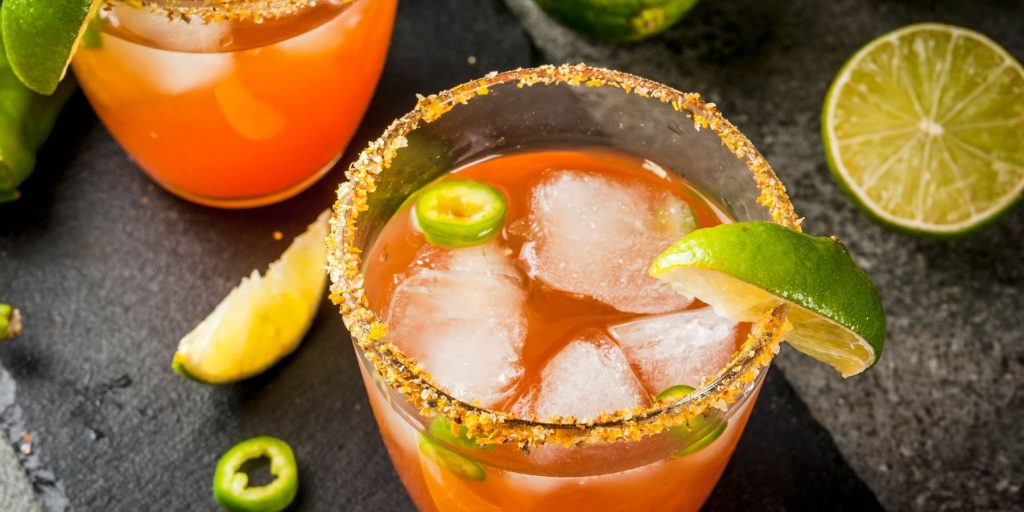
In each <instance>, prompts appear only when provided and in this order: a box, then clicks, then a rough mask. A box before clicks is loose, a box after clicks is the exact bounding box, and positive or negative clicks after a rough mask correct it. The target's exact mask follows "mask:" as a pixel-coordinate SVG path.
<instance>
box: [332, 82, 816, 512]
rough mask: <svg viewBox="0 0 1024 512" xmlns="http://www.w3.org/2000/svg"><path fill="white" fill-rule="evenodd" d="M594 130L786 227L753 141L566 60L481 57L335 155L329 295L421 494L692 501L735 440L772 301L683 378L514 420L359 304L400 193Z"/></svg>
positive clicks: (441, 498)
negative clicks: (476, 400)
mask: <svg viewBox="0 0 1024 512" xmlns="http://www.w3.org/2000/svg"><path fill="white" fill-rule="evenodd" d="M595 146H596V147H603V148H608V149H612V150H616V151H619V152H623V153H627V154H633V155H636V156H639V157H641V158H645V159H648V160H650V161H652V162H656V163H658V164H660V165H661V166H662V168H663V169H665V170H667V171H669V172H677V173H679V174H681V175H682V176H683V177H684V178H685V179H686V180H687V181H688V182H689V184H691V185H692V186H693V187H694V188H696V189H697V190H698V191H700V192H701V193H703V194H704V195H705V196H706V197H707V199H708V200H709V201H710V202H712V203H714V204H717V205H718V206H719V207H721V208H722V209H723V210H724V211H726V212H727V213H728V214H729V216H731V217H732V218H734V219H736V220H741V221H747V220H761V221H772V222H776V223H779V224H782V225H784V226H787V227H789V228H792V229H799V225H798V220H797V217H796V215H795V214H794V212H793V210H792V205H791V204H790V202H789V199H788V197H787V196H786V193H785V189H784V188H783V186H782V184H781V183H780V182H779V180H778V179H777V177H776V176H775V174H774V172H773V171H772V169H771V168H770V167H769V166H768V164H767V163H766V162H765V160H764V159H763V158H762V156H761V155H760V153H758V151H757V150H756V149H755V148H754V147H753V145H751V143H750V141H749V140H747V138H746V137H745V136H744V135H743V134H742V133H740V132H739V130H738V129H737V128H736V127H735V126H733V125H732V124H731V123H729V122H728V121H727V120H725V119H724V118H723V117H722V116H721V114H720V113H719V112H718V111H717V110H716V109H715V107H714V105H713V104H711V103H705V102H704V101H702V100H701V99H700V97H699V95H697V94H693V93H681V92H678V91H676V90H673V89H671V88H668V87H665V86H663V85H661V84H657V83H655V82H651V81H649V80H645V79H642V78H638V77H635V76H632V75H628V74H625V73H619V72H615V71H609V70H604V69H597V68H590V67H587V66H584V65H577V66H561V67H551V66H546V67H540V68H535V69H525V70H517V71H511V72H506V73H493V74H490V75H487V76H486V77H484V78H482V79H480V80H477V81H474V82H469V83H466V84H463V85H460V86H458V87H455V88H453V89H451V90H449V91H445V92H442V93H440V94H438V95H434V96H430V97H427V98H423V99H421V101H420V102H419V104H418V105H417V106H416V108H415V109H414V110H413V111H412V112H410V113H409V114H407V115H405V116H404V117H402V118H400V119H398V120H397V121H395V122H394V123H393V124H392V125H391V126H390V127H389V128H388V130H387V131H386V132H385V133H384V135H383V136H382V137H381V138H380V139H378V140H376V141H375V142H373V143H371V144H370V146H369V147H368V148H367V149H366V150H365V151H364V152H363V153H362V155H361V156H360V158H359V159H358V160H357V161H356V162H355V163H353V164H352V166H351V167H350V168H349V170H348V177H349V181H348V182H346V183H343V184H342V185H341V187H340V188H339V191H338V201H337V203H336V204H335V206H334V216H333V218H332V232H331V236H330V237H329V239H328V243H329V247H330V248H329V253H328V257H329V261H330V265H329V270H330V274H331V280H332V288H331V290H332V294H331V297H332V299H333V300H334V301H335V303H336V304H338V305H339V307H340V309H341V313H342V316H343V318H344V321H345V325H346V326H347V327H348V329H349V331H350V332H351V334H352V340H353V342H354V345H355V348H356V353H357V357H358V358H359V361H360V369H361V371H362V374H363V378H364V381H365V384H366V388H367V391H368V393H369V398H370V404H371V405H372V408H373V411H374V414H375V416H376V418H377V422H378V424H379V426H380V430H381V433H382V435H383V438H384V441H385V445H386V446H387V449H388V452H389V453H390V455H391V458H392V461H393V462H394V464H395V468H396V469H397V470H398V474H399V475H400V477H401V479H402V481H403V483H404V484H405V486H406V488H407V489H408V491H409V493H410V495H411V496H412V499H413V501H414V502H415V503H416V505H417V506H418V507H419V508H420V509H421V510H441V511H448V510H559V511H570V510H696V509H698V508H699V507H700V506H701V505H702V504H703V502H704V501H705V500H706V499H707V497H708V495H709V494H710V493H711V490H712V489H713V488H714V486H715V484H716V482H717V481H718V478H719V477H720V476H721V473H722V471H723V469H724V468H725V465H726V463H727V462H728V460H729V457H730V456H731V454H732V451H733V449H734V448H735V446H736V443H737V441H738V440H739V437H740V434H741V432H742V431H743V427H744V425H745V423H746V421H747V418H748V416H749V414H750V410H751V407H752V406H753V403H754V401H755V399H756V396H757V393H758V390H759V389H760V386H761V383H762V381H763V379H764V375H765V372H766V370H767V367H768V365H769V363H770V362H771V359H772V357H773V356H774V354H775V353H776V352H777V350H778V343H779V339H780V336H781V335H782V334H783V330H784V325H785V314H786V311H785V308H784V307H779V308H776V309H774V310H772V311H769V312H766V313H765V314H764V316H763V318H761V319H760V320H759V321H758V322H755V323H754V324H753V325H752V327H751V331H750V335H749V336H748V338H747V339H746V341H745V342H743V344H742V346H741V348H740V349H739V350H738V351H737V352H736V353H735V355H734V356H733V358H732V360H731V361H730V362H729V364H728V365H727V366H726V367H724V368H722V369H721V371H720V372H719V373H718V374H717V375H716V376H714V377H713V378H709V379H707V380H706V381H705V382H704V383H703V385H702V386H701V387H700V388H699V389H698V390H697V391H695V392H693V393H691V394H690V395H687V396H686V397H684V398H682V399H680V400H678V401H676V402H674V403H671V404H665V403H657V402H656V403H655V404H654V405H652V406H651V407H649V408H647V409H644V410H640V411H638V410H626V411H617V412H609V413H608V414H605V415H602V416H600V417H599V418H597V419H596V420H594V421H591V422H587V423H578V422H575V421H574V420H572V419H568V420H562V421H548V422H543V421H541V422H537V421H527V420H524V419H519V418H515V417H513V416H512V415H511V414H509V413H506V412H501V411H490V410H486V409H483V408H481V407H479V406H478V405H474V404H471V403H465V402H462V401H459V400H457V399H455V398H453V397H451V396H450V395H449V394H448V393H447V392H446V391H445V390H444V389H443V388H442V387H440V386H439V385H437V383H436V382H435V381H434V380H433V378H432V377H431V376H430V375H429V374H427V373H426V372H425V371H423V370H422V369H420V368H419V367H418V366H416V364H415V361H413V360H411V359H409V358H408V357H407V356H406V355H405V354H403V353H402V352H401V350H399V349H398V348H397V347H396V346H395V345H393V344H392V343H390V340H389V337H388V329H387V325H386V324H385V323H384V321H383V320H382V319H381V318H380V317H379V316H378V314H377V313H376V312H375V311H373V310H372V309H371V308H370V305H369V301H368V300H367V289H368V288H370V289H372V287H373V286H375V285H380V284H379V283H372V282H365V279H364V274H363V259H362V254H363V253H364V252H367V251H368V249H369V247H371V246H372V244H373V242H374V240H375V238H376V237H377V235H378V234H379V233H380V231H381V229H382V227H383V226H384V225H385V223H386V222H387V221H388V219H389V218H390V217H391V216H392V214H394V212H395V211H396V210H398V209H399V207H400V206H401V205H402V203H403V201H405V199H406V198H407V196H409V194H410V193H411V192H413V191H415V190H417V189H419V188H420V187H422V186H424V185H426V184H428V183H430V182H431V181H432V180H434V179H436V178H437V177H439V176H441V175H443V174H444V173H446V172H448V171H450V170H452V169H453V168H456V167H458V166H460V165H462V164H465V163H468V162H473V161H479V160H480V159H482V158H484V157H487V156H489V155H496V154H502V153H508V152H516V151H523V150H534V149H552V148H571V149H575V148H580V147H595ZM463 356H464V355H463ZM450 357H460V354H450ZM723 429H724V430H723ZM718 431H721V432H720V433H719V432H718ZM716 435H717V437H715V436H716Z"/></svg>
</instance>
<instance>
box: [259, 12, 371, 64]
mask: <svg viewBox="0 0 1024 512" xmlns="http://www.w3.org/2000/svg"><path fill="white" fill-rule="evenodd" d="M368 4H370V2H358V3H352V4H349V5H348V6H347V7H346V8H345V9H346V10H345V12H344V13H342V14H339V15H338V16H336V17H335V18H334V19H332V20H330V21H328V22H326V23H324V24H323V25H320V26H319V27H316V28H314V29H313V30H310V31H308V32H305V33H302V34H299V35H297V36H295V37H292V38H289V39H285V40H284V41H281V42H279V43H276V44H275V45H274V47H275V48H278V49H281V50H284V51H286V52H291V53H294V54H300V55H302V54H305V55H316V54H319V53H328V52H337V51H339V47H340V46H342V45H343V44H344V42H345V39H346V38H354V37H357V34H358V32H357V31H356V30H355V28H356V27H357V26H358V25H359V24H360V23H361V22H362V21H363V19H365V18H366V11H367V10H368V9H369V7H367V6H368ZM356 46H358V45H356Z"/></svg>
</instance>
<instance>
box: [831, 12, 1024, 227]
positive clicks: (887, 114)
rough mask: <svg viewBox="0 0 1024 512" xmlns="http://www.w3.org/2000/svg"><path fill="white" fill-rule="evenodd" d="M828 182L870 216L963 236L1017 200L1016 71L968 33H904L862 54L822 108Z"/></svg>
mask: <svg viewBox="0 0 1024 512" xmlns="http://www.w3.org/2000/svg"><path fill="white" fill-rule="evenodd" d="M822 136H823V139H824V141H825V150H826V153H827V156H828V163H829V166H830V167H831V170H832V174H833V176H834V177H835V179H836V180H837V181H838V182H839V183H840V184H841V185H842V186H843V188H844V189H846V191H847V193H848V194H849V195H850V196H851V197H852V198H853V199H854V201H855V202H856V203H857V204H858V206H860V207H861V209H862V210H864V211H865V212H866V213H867V214H868V215H869V216H870V217H871V218H872V219H874V220H875V221H877V222H879V223H881V224H882V225H884V226H886V227H888V228H890V229H893V230H896V231H899V232H903V233H907V234H912V235H918V236H924V237H929V238H954V237H958V236H963V235H966V234H969V233H972V232H974V231H977V230H978V229H979V228H981V227H983V226H985V225H988V224H989V223H991V222H993V221H994V220H996V219H997V218H998V217H999V215H1000V214H1002V213H1005V212H1006V211H1008V210H1009V209H1010V207H1012V206H1013V205H1014V204H1016V203H1017V202H1018V200H1019V199H1020V198H1021V195H1022V191H1024V145H1022V144H1021V141H1022V140H1024V69H1022V68H1021V65H1020V63H1019V62H1018V61H1017V60H1016V59H1014V58H1013V57H1012V56H1011V55H1010V54H1009V53H1007V52H1006V50H1004V49H1003V48H1002V47H1000V46H999V45H998V44H996V43H995V42H994V41H992V40H991V39H989V38H987V37H985V36H984V35H982V34H979V33H977V32H974V31H971V30H967V29H964V28H959V27H954V26H950V25H940V24H931V23H929V24H920V25H911V26H908V27H904V28H902V29H899V30H896V31H894V32H891V33H889V34H886V35H883V36H881V37H879V38H877V39H875V40H874V41H871V42H870V43H868V44H867V45H866V46H864V47H863V48H861V49H860V50H859V51H858V52H857V53H856V54H854V55H853V57H851V58H850V60H849V61H848V62H847V63H846V64H845V65H844V66H843V68H842V70H840V72H839V74H838V75H837V76H836V78H835V80H834V81H833V83H832V86H831V88H830V89H829V92H828V96H827V97H826V99H825V106H824V111H823V112H822Z"/></svg>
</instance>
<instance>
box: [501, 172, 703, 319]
mask: <svg viewBox="0 0 1024 512" xmlns="http://www.w3.org/2000/svg"><path fill="white" fill-rule="evenodd" d="M530 221H531V223H532V229H531V232H532V233H533V239H532V240H531V241H528V242H526V243H525V244H523V248H522V252H521V253H520V260H521V261H522V262H523V264H524V266H525V267H526V269H527V274H528V275H530V276H531V277H533V278H536V279H539V280H540V281H542V282H544V283H545V284H547V285H548V286H551V287H552V288H555V289H558V290H562V291H566V292H570V293H576V294H580V295H586V296H589V297H593V298H595V299H597V300H599V301H601V302H604V303H606V304H609V305H611V306H612V307H614V308H616V309H618V310H620V311H626V312H631V313H665V312H669V311H675V310H679V309H683V308H685V307H686V306H687V305H689V304H690V302H691V301H692V299H691V298H690V297H686V296H682V295H680V294H678V293H677V292H675V291H674V290H672V287H671V286H669V285H668V284H666V283H663V282H661V281H659V280H657V279H655V278H653V277H651V276H650V275H648V274H647V268H648V266H649V265H650V264H651V261H653V260H654V258H656V257H657V256H658V255H659V254H660V253H661V252H662V251H663V250H665V249H667V248H668V247H669V246H671V245H672V244H673V243H674V242H675V241H676V240H678V239H679V238H680V237H682V236H683V235H685V234H686V233H688V232H689V231H692V230H693V229H694V227H695V221H694V217H693V213H692V211H691V210H690V207H689V205H688V204H687V203H686V202H685V201H682V200H680V199H679V198H677V197H675V196H673V195H672V194H671V193H669V192H668V191H667V190H663V189H656V188H654V187H651V186H647V185H644V184H640V183H631V184H626V183H621V182H619V181H616V180H613V179H611V178H606V177H603V176H599V175H595V174H588V173H585V172H581V171H573V170H563V171H558V172H555V173H552V174H550V175H549V176H547V177H546V178H545V179H544V181H543V182H541V183H540V184H539V185H538V186H537V187H535V188H534V190H533V194H532V198H531V202H530Z"/></svg>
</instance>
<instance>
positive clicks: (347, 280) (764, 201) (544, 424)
mask: <svg viewBox="0 0 1024 512" xmlns="http://www.w3.org/2000/svg"><path fill="white" fill-rule="evenodd" d="M507 83H515V84H516V86H517V87H519V88H523V87H533V86H536V85H543V86H549V85H569V86H573V87H580V86H585V87H616V88H619V89H621V90H623V91H624V92H625V93H627V94H636V95H639V96H642V97H645V98H652V99H656V100H658V101H660V102H662V103H668V104H671V105H672V107H673V108H674V109H675V110H676V111H677V112H680V113H683V114H684V115H686V116H687V117H688V118H689V119H690V120H691V121H692V122H693V123H694V128H695V129H697V130H700V129H702V128H705V129H710V130H712V131H713V132H714V133H715V134H716V135H718V137H719V138H720V139H721V140H722V143H723V144H724V145H725V146H726V147H727V148H728V149H729V151H731V152H732V153H733V154H734V155H735V156H736V157H737V158H739V159H745V163H746V167H747V168H748V169H749V170H750V172H751V173H752V174H753V178H754V181H755V183H756V184H757V187H758V188H759V189H760V190H761V194H760V196H759V197H758V202H759V203H760V204H761V205H763V206H765V207H766V208H767V209H768V211H769V213H770V215H771V218H772V219H773V221H774V222H775V223H777V224H780V225H782V226H785V227H787V228H789V229H793V230H796V231H800V223H801V221H802V219H799V218H797V216H796V214H795V213H794V211H793V206H792V204H791V203H790V201H789V197H788V196H787V194H786V189H785V187H784V186H783V185H782V182H781V181H779V179H778V177H777V176H776V175H775V172H774V171H773V170H772V168H771V166H769V165H768V163H767V162H766V161H765V159H764V157H762V156H761V154H760V153H759V152H758V151H757V149H755V148H754V146H753V144H751V142H750V141H749V140H748V139H747V137H746V136H744V135H743V134H742V133H741V132H740V131H739V129H737V128H736V127H735V126H734V125H733V124H732V123H730V122H729V121H727V120H726V119H725V118H724V117H723V116H722V115H721V114H720V113H719V112H718V110H717V109H716V108H715V105H714V104H713V103H705V102H704V101H703V100H701V98H700V95H699V94H697V93H683V92H680V91H677V90H675V89H672V88H670V87H667V86H664V85H661V84H659V83H657V82H653V81H650V80H647V79H644V78H640V77H637V76H634V75H630V74H627V73H622V72H618V71H612V70H608V69H603V68H593V67H589V66H587V65H585V64H577V65H567V64H563V65H561V66H558V67H555V66H551V65H546V66H540V67H537V68H527V69H522V68H520V69H516V70H514V71H507V72H504V73H496V72H492V73H489V74H487V75H486V76H485V77H484V78H481V79H478V80H474V81H471V82H467V83H464V84H462V85H458V86H456V87H454V88H452V89H449V90H447V91H443V92H440V93H438V94H435V95H431V96H427V97H420V98H419V101H418V102H417V104H416V107H415V108H414V109H413V110H412V111H411V112H409V113H407V114H405V115H404V116H402V117H401V118H399V119H397V120H395V121H394V122H392V123H391V125H390V126H389V127H388V128H387V129H386V130H385V131H384V134H383V135H382V136H381V137H380V138H378V139H377V140H375V141H373V142H371V143H370V144H369V146H368V147H367V148H366V149H365V150H363V152H362V153H361V154H360V155H359V158H358V159H357V160H356V161H355V162H353V163H352V164H351V165H350V166H349V169H348V171H347V172H346V176H347V177H348V181H347V182H344V183H342V184H341V185H340V186H339V187H338V192H337V195H338V199H337V201H336V202H335V203H334V208H333V209H334V211H333V213H332V215H331V233H330V235H329V236H328V238H327V246H328V248H327V251H328V254H327V258H328V272H329V274H330V278H331V293H330V298H331V301H332V302H333V303H334V304H335V305H337V306H338V308H339V310H340V311H341V315H342V318H343V320H344V323H345V326H346V327H347V328H348V330H349V332H351V334H352V337H353V340H354V341H355V343H356V345H357V346H358V347H359V348H360V350H362V351H363V353H364V354H365V356H366V358H367V359H368V360H369V361H370V362H372V363H373V365H374V368H375V369H376V371H377V373H378V374H379V375H380V376H381V377H382V378H383V379H384V380H385V381H386V382H387V383H388V385H389V386H390V387H391V388H392V389H394V390H395V391H398V392H400V393H402V394H403V395H405V397H406V398H407V399H408V401H409V402H410V403H411V404H412V405H413V406H415V407H416V409H417V410H418V411H419V413H420V414H421V415H423V416H426V417H431V416H434V415H443V416H445V417H447V418H448V419H449V420H450V421H452V422H453V423H454V424H456V425H462V426H464V427H465V428H466V429H467V434H468V435H470V436H472V437H473V438H474V440H476V441H477V442H479V443H485V444H497V443H516V444H518V445H519V446H520V447H521V448H524V449H526V448H528V447H530V446H539V445H542V444H545V443H556V444H560V445H563V446H580V445H584V444H590V443H598V442H612V441H618V440H637V439H640V438H641V437H644V436H648V435H654V434H657V433H659V432H662V431H664V430H665V429H667V428H670V427H673V426H678V425H682V424H685V423H686V422H687V421H688V420H690V419H693V418H694V417H696V416H698V415H701V414H704V413H705V412H706V411H708V410H709V409H710V408H712V407H713V408H718V409H722V410H724V409H725V408H726V407H727V406H728V405H729V404H732V403H734V402H735V401H736V400H737V399H738V398H739V397H741V396H742V395H743V388H744V387H745V386H746V385H747V384H749V383H751V382H753V381H754V379H756V378H757V376H758V375H759V374H760V372H761V371H762V369H763V368H765V367H767V366H768V364H769V363H770V362H771V360H772V358H773V357H774V356H775V354H777V353H778V351H779V342H780V339H781V336H782V335H783V334H784V332H785V331H786V330H788V329H789V325H788V323H787V322H786V321H785V315H786V306H785V305H780V306H778V307H776V308H774V309H773V310H771V311H768V312H765V314H764V315H763V316H762V318H761V319H760V320H758V321H757V322H755V323H754V325H753V327H752V328H751V331H750V334H749V335H748V337H747V339H746V340H745V341H744V342H743V344H742V345H741V346H740V349H739V350H737V352H736V353H735V354H734V356H733V358H732V360H731V361H730V362H729V364H727V365H726V366H725V367H724V368H722V369H721V370H720V371H719V372H718V374H717V375H715V376H714V377H710V378H707V379H705V381H704V382H703V383H702V385H701V387H700V388H699V389H698V390H697V391H695V392H694V393H691V394H690V395H687V396H686V397H685V398H683V399H681V400H679V401H677V402H674V403H671V404H659V403H655V404H654V405H652V406H650V407H646V408H644V407H635V408H632V409H624V410H620V411H615V412H609V413H602V414H601V415H600V416H598V417H597V418H594V419H593V420H590V421H586V422H578V421H576V419H575V418H573V417H571V416H570V417H554V418H545V419H544V420H542V421H532V420H526V419H522V418H516V417H515V416H513V415H512V414H510V413H507V412H502V411H493V410H489V409H485V408H483V407H480V406H478V405H474V404H470V403H466V402H463V401H461V400H458V399H456V398H454V397H452V396H450V395H449V394H448V393H447V392H446V391H445V390H444V387H442V386H439V385H438V384H437V383H436V382H435V381H434V379H433V377H431V376H430V374H429V373H427V372H426V371H424V370H423V369H422V368H420V367H419V366H418V365H417V364H416V363H415V361H414V360H413V359H411V358H409V357H408V356H406V355H405V354H404V353H403V352H402V351H401V350H400V349H399V348H398V347H396V346H395V345H394V344H392V343H391V342H390V341H388V340H387V332H388V329H387V326H386V325H385V324H384V322H383V321H382V320H381V319H380V318H379V317H378V316H377V315H376V314H375V313H374V312H373V311H371V310H370V308H369V302H368V300H367V298H366V293H365V290H364V289H363V275H362V273H361V271H360V266H361V262H362V259H361V256H360V254H361V252H362V251H361V250H360V249H359V248H358V247H356V246H355V243H354V242H355V232H356V227H357V222H356V220H357V218H358V217H359V213H360V212H363V211H366V210H367V208H368V206H367V197H368V195H369V194H370V193H371V192H373V191H374V190H375V188H376V180H377V178H376V177H377V175H378V174H380V173H381V172H383V171H384V170H386V169H387V168H388V167H389V166H390V165H391V162H392V161H393V160H394V158H395V155H396V154H397V152H398V151H399V150H401V149H402V148H404V147H406V145H407V144H408V141H407V140H406V138H405V137H406V135H408V134H409V133H410V132H412V131H413V130H415V129H416V128H418V127H420V126H422V125H425V124H429V123H431V122H433V121H435V120H437V119H438V118H440V117H441V116H443V115H444V114H445V113H447V112H448V111H450V110H451V109H453V108H455V106H457V105H461V104H466V103H468V102H469V101H471V100H472V99H473V98H476V97H477V96H483V95H487V94H488V92H489V90H488V87H489V86H493V85H498V84H507Z"/></svg>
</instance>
